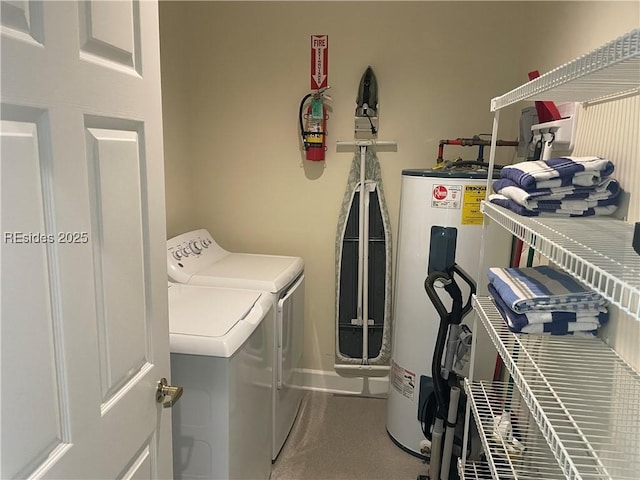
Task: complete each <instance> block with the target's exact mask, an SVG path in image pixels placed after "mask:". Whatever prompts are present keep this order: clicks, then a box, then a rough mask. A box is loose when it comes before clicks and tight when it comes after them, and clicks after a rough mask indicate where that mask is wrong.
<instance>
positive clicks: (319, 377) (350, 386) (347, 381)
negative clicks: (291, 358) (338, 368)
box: [292, 368, 389, 395]
mask: <svg viewBox="0 0 640 480" xmlns="http://www.w3.org/2000/svg"><path fill="white" fill-rule="evenodd" d="M292 380H293V382H292V383H293V384H294V385H296V386H297V387H298V388H301V389H303V390H316V391H320V392H329V393H342V394H361V393H365V394H366V393H368V394H370V395H386V394H387V391H388V389H389V377H388V376H386V377H371V378H368V379H367V382H368V384H369V386H368V390H367V389H365V387H366V384H365V380H364V379H363V378H361V377H342V376H340V375H338V374H337V373H336V372H334V371H326V370H313V369H308V368H302V369H297V370H295V371H294V372H293V379H292Z"/></svg>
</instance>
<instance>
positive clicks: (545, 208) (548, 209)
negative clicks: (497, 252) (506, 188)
mask: <svg viewBox="0 0 640 480" xmlns="http://www.w3.org/2000/svg"><path fill="white" fill-rule="evenodd" d="M489 202H491V203H495V204H496V205H500V206H501V207H504V208H507V209H509V210H511V211H512V212H515V213H517V214H518V215H522V216H524V217H592V216H601V215H611V214H613V213H615V211H616V210H617V209H618V205H617V204H615V203H614V204H613V205H607V203H609V201H607V200H598V201H597V202H596V206H593V207H589V206H588V205H585V204H581V205H576V204H574V203H573V204H572V203H563V202H564V201H562V200H561V201H560V203H559V204H554V203H548V204H542V205H538V206H537V207H535V208H532V209H529V208H527V207H524V206H522V205H520V204H519V203H518V202H516V201H515V200H513V199H511V198H509V197H506V196H504V195H501V194H499V193H493V194H491V195H489ZM568 202H571V201H568ZM585 206H586V207H587V208H583V207H585Z"/></svg>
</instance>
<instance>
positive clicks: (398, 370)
mask: <svg viewBox="0 0 640 480" xmlns="http://www.w3.org/2000/svg"><path fill="white" fill-rule="evenodd" d="M390 380H391V385H392V386H393V388H395V389H396V390H397V391H398V392H399V393H400V394H402V395H403V396H405V397H407V398H410V399H411V400H413V395H414V392H415V390H416V374H415V373H413V372H410V371H409V370H406V369H404V368H402V367H401V366H400V365H398V364H397V363H396V362H394V361H391V375H390Z"/></svg>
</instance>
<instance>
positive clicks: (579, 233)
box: [482, 202, 640, 320]
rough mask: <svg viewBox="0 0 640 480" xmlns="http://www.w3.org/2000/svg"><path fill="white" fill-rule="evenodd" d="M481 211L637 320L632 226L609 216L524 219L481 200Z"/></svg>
mask: <svg viewBox="0 0 640 480" xmlns="http://www.w3.org/2000/svg"><path fill="white" fill-rule="evenodd" d="M482 211H483V212H484V213H485V214H486V215H487V216H489V217H490V218H491V219H493V220H495V221H496V222H497V223H498V224H499V225H501V226H502V227H503V228H505V229H507V230H508V231H509V232H511V233H512V234H513V235H515V236H516V237H518V238H519V239H520V240H522V241H523V242H524V243H526V244H528V245H530V246H531V247H533V248H534V249H535V250H536V251H538V252H540V253H541V254H542V255H544V256H545V257H547V258H548V259H549V260H551V261H552V262H553V263H555V264H557V265H558V266H560V267H562V268H563V269H564V270H565V271H566V272H567V273H570V274H571V275H572V276H574V277H575V278H576V279H578V280H580V281H581V282H583V283H584V284H586V285H588V286H590V287H591V288H593V289H594V290H596V291H597V292H599V293H600V294H602V295H603V296H604V297H605V298H606V299H607V300H609V302H611V303H612V304H614V305H617V306H618V307H620V309H622V310H623V311H624V312H626V313H628V314H630V315H631V316H632V317H633V318H635V319H637V320H640V255H638V254H637V253H636V252H635V251H634V250H633V248H632V246H631V242H632V239H633V227H632V226H631V225H630V224H628V223H626V222H623V221H620V220H617V219H614V218H607V217H598V218H595V217H591V218H588V217H587V218H572V219H571V220H570V221H567V220H566V219H562V218H550V217H546V218H542V219H541V218H539V217H523V216H521V215H518V214H516V213H514V212H511V211H510V210H508V209H506V208H503V207H500V206H498V205H495V204H492V203H487V202H484V203H483V204H482Z"/></svg>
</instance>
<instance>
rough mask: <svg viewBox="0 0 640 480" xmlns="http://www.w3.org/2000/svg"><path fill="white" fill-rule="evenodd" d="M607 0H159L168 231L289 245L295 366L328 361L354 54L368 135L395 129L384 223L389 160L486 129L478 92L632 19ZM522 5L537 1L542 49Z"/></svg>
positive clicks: (428, 161)
mask: <svg viewBox="0 0 640 480" xmlns="http://www.w3.org/2000/svg"><path fill="white" fill-rule="evenodd" d="M605 3H606V6H605V5H603V4H602V3H597V2H584V3H582V2H567V3H559V2H542V3H541V4H534V3H532V2H520V3H518V2H497V3H485V2H470V3H463V2H282V3H280V2H255V3H252V2H193V3H188V2H165V1H162V2H160V20H161V23H160V27H161V49H162V52H161V53H162V71H163V77H162V81H163V98H164V100H163V108H164V131H165V162H166V177H167V225H168V226H167V228H168V235H175V234H177V233H180V232H183V231H185V230H188V229H190V228H196V227H205V228H208V229H209V230H210V231H211V233H212V234H213V236H214V237H215V238H216V240H217V241H218V242H219V243H220V244H221V245H222V246H223V247H225V248H227V249H229V250H233V251H246V252H260V253H270V254H284V255H296V256H301V257H303V258H304V260H305V262H306V276H307V282H306V288H307V300H306V312H305V313H306V320H307V323H306V332H307V333H306V345H305V366H306V367H307V368H314V369H321V370H332V368H333V359H334V321H335V320H334V316H335V311H334V298H335V294H334V290H335V285H334V274H335V258H334V257H335V256H334V240H335V235H336V223H337V220H338V214H339V210H340V204H341V202H342V196H343V194H344V188H345V185H346V180H347V175H348V170H349V165H350V162H351V158H352V156H351V155H350V154H348V153H337V152H336V148H335V142H336V141H338V140H350V139H352V138H353V114H354V108H355V99H356V94H357V88H358V83H359V81H360V77H361V75H362V73H363V72H364V70H365V69H366V67H367V65H371V66H372V67H373V69H374V71H375V73H376V76H377V79H378V83H379V87H380V133H379V138H380V139H381V140H396V141H397V142H398V151H397V152H396V153H381V154H379V155H378V157H379V160H380V163H381V166H382V172H383V184H384V190H385V195H386V199H387V203H388V210H389V214H390V217H391V224H392V232H393V235H394V236H395V234H396V232H397V220H398V208H399V198H400V177H401V171H402V169H404V168H416V167H417V168H426V167H429V166H432V165H433V164H434V162H435V158H436V156H437V145H438V140H439V139H442V138H456V137H462V136H472V135H474V134H481V133H489V132H490V131H491V126H492V118H493V115H492V114H491V113H490V112H489V101H490V99H491V98H492V97H494V96H496V95H499V94H501V93H504V92H505V91H507V90H509V89H511V88H513V87H515V86H518V85H519V84H521V83H523V82H524V81H525V80H526V75H527V72H528V71H529V70H532V69H539V70H540V71H541V72H544V71H546V70H548V69H549V68H552V67H554V66H555V65H556V64H557V63H558V62H561V61H566V60H570V59H571V58H573V57H575V56H576V55H578V54H581V53H584V52H585V51H586V50H588V49H591V48H595V47H597V46H598V45H600V44H601V43H602V42H604V41H606V40H609V39H610V38H613V37H614V36H616V35H617V34H621V33H624V32H626V31H628V30H630V29H631V28H633V26H634V25H635V24H637V15H636V19H635V20H634V19H633V16H632V15H631V14H632V13H633V12H635V13H637V5H638V4H637V2H633V3H631V2H626V3H624V2H623V3H618V2H615V3H614V2H605ZM532 12H544V13H545V19H546V20H547V27H546V28H545V29H544V31H545V33H544V35H545V37H544V38H543V41H542V42H541V43H544V45H545V47H544V49H546V51H543V49H542V48H541V47H539V46H537V45H536V43H540V42H534V40H533V39H534V35H535V34H536V32H538V31H540V30H537V29H536V28H534V27H532V26H531V25H530V19H531V18H532ZM556 13H557V15H556ZM630 15H631V17H630ZM546 32H552V33H546ZM554 32H560V33H561V35H560V33H559V35H560V36H561V37H562V39H563V43H562V47H561V48H557V49H555V48H554V47H553V44H554V42H553V38H555V34H554ZM312 34H327V35H329V49H330V53H329V83H330V85H331V90H330V92H329V93H330V94H331V96H332V97H333V106H332V111H331V113H330V116H331V118H330V120H329V124H328V130H329V137H328V148H329V149H328V152H327V159H326V161H325V162H318V163H312V162H308V161H304V160H303V153H302V150H301V145H300V140H299V134H298V127H297V122H298V117H297V116H298V105H299V102H300V99H301V98H302V97H303V96H304V95H305V94H306V93H307V92H308V90H309V68H310V65H309V63H310V59H309V56H310V52H309V48H310V47H309V41H310V35H312ZM548 49H551V50H548ZM517 118H518V111H517V110H516V109H514V110H513V112H510V113H506V114H505V115H503V116H502V118H501V131H500V137H501V138H504V139H509V138H515V136H516V135H517ZM506 150H507V149H505V151H503V152H502V158H501V160H502V161H504V162H508V161H511V160H512V156H513V154H512V151H511V149H508V150H509V151H506ZM475 154H476V151H475V150H473V151H472V150H470V149H460V148H458V149H455V148H449V149H447V150H445V157H446V158H456V157H458V156H462V157H464V158H471V159H473V158H475ZM394 241H395V238H394Z"/></svg>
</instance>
